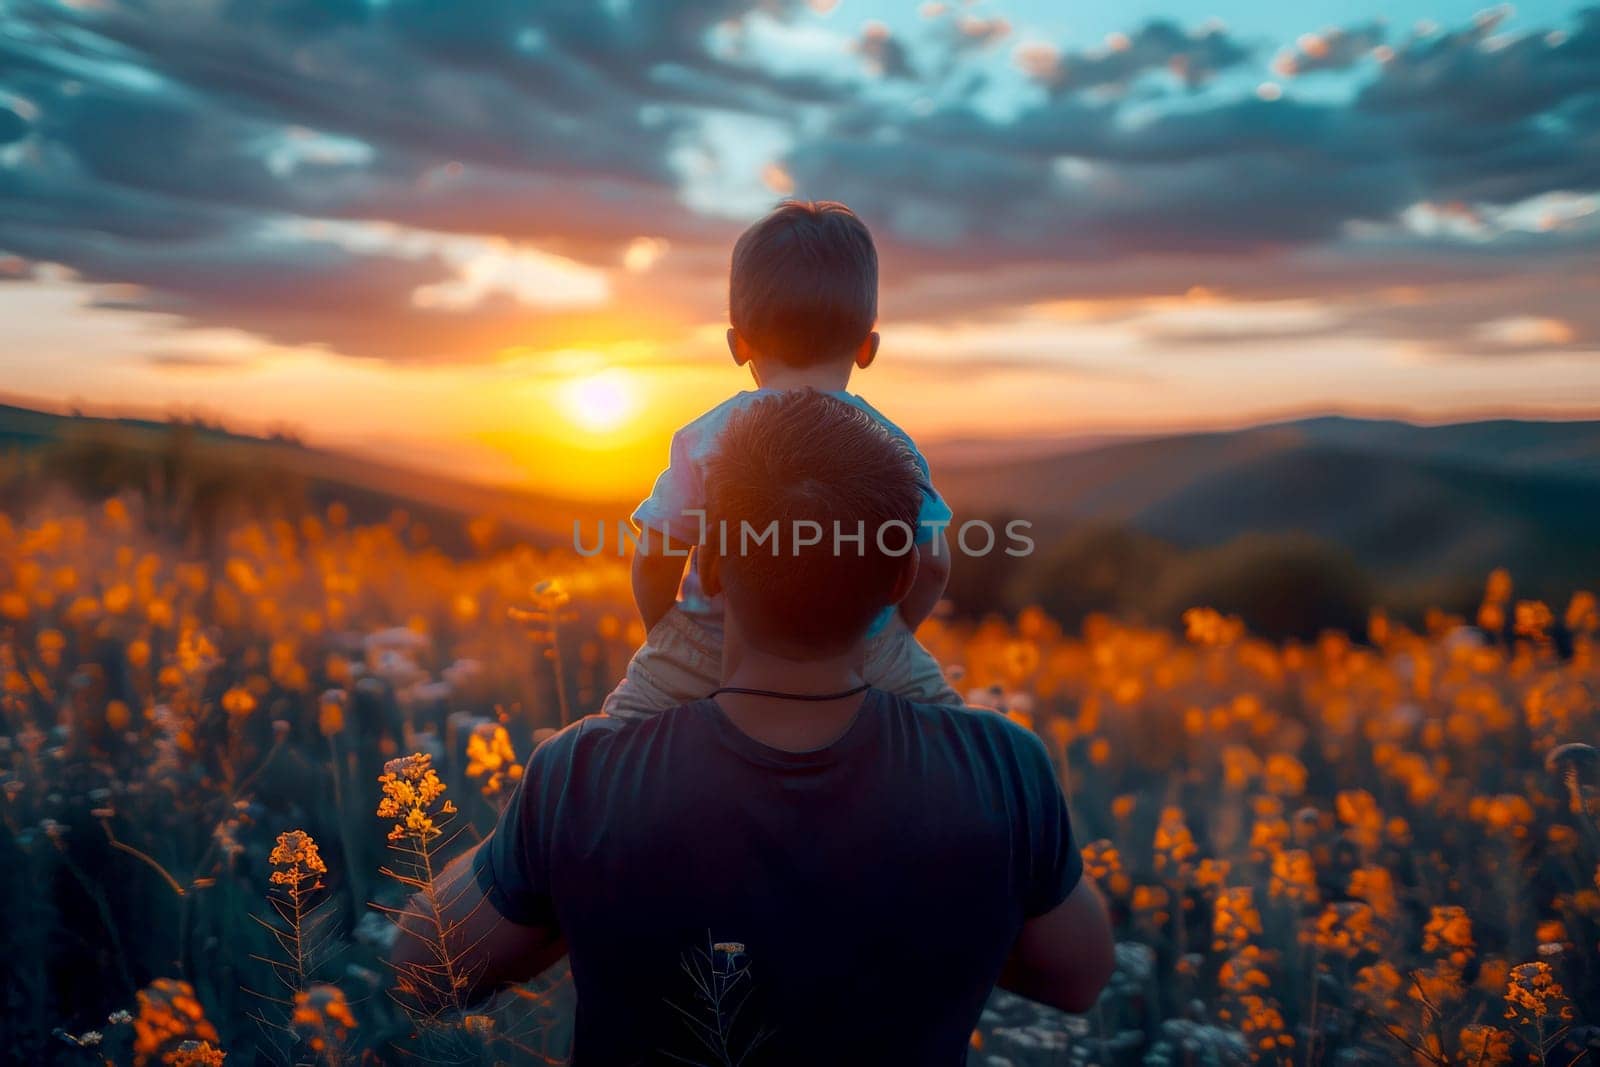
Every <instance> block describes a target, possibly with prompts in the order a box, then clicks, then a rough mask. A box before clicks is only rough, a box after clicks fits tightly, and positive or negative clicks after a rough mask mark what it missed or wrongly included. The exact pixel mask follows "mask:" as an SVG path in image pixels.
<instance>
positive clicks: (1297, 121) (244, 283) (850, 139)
mask: <svg viewBox="0 0 1600 1067" xmlns="http://www.w3.org/2000/svg"><path fill="white" fill-rule="evenodd" d="M799 7H800V5H799V4H798V2H790V0H685V2H681V3H679V2H675V3H670V4H669V3H644V2H634V3H597V2H594V0H550V2H542V3H540V4H537V5H530V4H527V3H524V2H515V0H472V2H458V3H453V4H445V3H439V2H436V0H391V2H390V3H387V4H381V5H379V4H370V3H367V2H365V0H331V2H325V0H316V2H313V0H267V2H263V0H219V2H216V3H204V4H202V3H198V2H193V0H119V2H117V3H115V4H106V5H96V6H90V5H80V6H69V5H59V4H55V3H45V2H42V0H16V2H13V3H12V4H10V5H8V6H6V7H5V9H4V12H3V13H0V256H10V257H14V258H15V261H17V262H22V263H24V264H26V263H29V262H33V261H39V262H58V263H61V264H64V265H66V266H67V267H70V268H71V269H72V270H73V271H75V272H76V273H77V275H78V276H79V277H81V278H83V279H85V280H87V281H90V282H94V283H100V284H105V285H108V286H132V287H133V288H122V289H117V290H113V291H112V295H110V296H108V297H107V298H106V299H105V300H104V301H103V303H104V304H105V305H106V306H116V307H122V308H137V309H144V310H150V311H158V312H163V313H169V314H174V315H178V316H181V317H182V318H183V319H184V320H186V321H189V322H192V323H196V324H201V325H207V326H230V327H234V328H237V329H242V330H246V331H250V332H253V333H257V334H260V335H261V336H263V337H266V338H270V339H272V340H274V341H277V342H281V343H286V344H309V345H321V346H325V347H326V348H328V349H329V350H332V351H336V352H340V353H345V354H350V355H360V356H377V357H382V358H391V359H412V360H419V359H471V358H483V357H484V356H485V355H486V354H488V353H493V352H496V351H500V350H502V349H505V348H507V347H513V346H515V347H524V348H529V349H537V348H539V347H549V348H556V347H561V346H562V345H568V344H580V343H590V344H592V343H595V342H597V341H603V340H606V339H617V340H627V339H630V338H636V337H652V338H667V339H669V341H670V340H671V339H674V338H678V339H681V338H682V337H684V336H687V331H688V330H689V329H690V327H691V325H692V324H693V323H695V322H699V321H704V320H705V319H707V318H711V317H715V316H717V315H719V314H721V312H722V310H723V302H724V300H725V293H724V284H725V280H724V278H723V273H724V271H725V270H726V262H727V249H728V247H729V245H730V244H731V241H732V239H733V237H734V235H735V234H736V233H737V231H738V229H739V228H740V227H739V222H738V221H737V220H733V219H729V218H727V217H723V216H718V215H711V214H703V213H700V212H697V211H696V210H694V209H692V208H691V207H690V206H688V200H687V199H686V197H685V190H684V188H683V187H682V183H683V178H682V176H681V170H680V168H681V166H682V161H683V158H684V153H685V152H686V151H692V150H693V148H694V147H695V145H696V144H697V143H698V142H699V139H700V138H701V137H702V136H703V123H704V122H705V120H706V118H707V116H710V115H716V116H722V117H726V116H733V117H734V118H736V119H739V120H741V121H749V122H759V123H762V124H764V128H765V129H768V130H776V131H780V132H782V133H783V134H784V135H786V136H787V137H788V138H789V140H790V142H791V143H790V147H789V148H787V149H786V150H785V151H784V152H783V153H782V157H783V158H782V159H781V160H778V161H776V162H780V163H781V164H782V168H783V170H784V171H786V172H787V174H788V175H790V176H792V178H793V180H794V182H795V184H796V189H797V192H798V194H799V195H804V196H815V197H829V198H836V199H843V200H846V201H847V202H849V203H851V204H852V205H854V206H855V207H856V208H857V209H858V210H859V211H860V212H861V213H862V214H863V215H864V217H866V218H867V220H868V221H869V222H870V223H871V224H872V225H873V226H874V228H875V232H876V233H877V235H878V238H879V242H880V245H881V248H882V250H883V255H884V265H885V274H884V276H885V294H884V305H883V306H884V309H885V313H886V314H893V315H896V316H907V317H909V316H916V317H921V318H927V319H939V318H957V317H963V316H967V317H971V316H977V317H982V316H1001V315H1005V314H1011V313H1013V312H1014V310H1015V308H1016V307H1017V305H1019V304H1024V303H1030V302H1040V301H1050V300H1064V299H1099V300H1105V301H1117V300H1138V299H1141V298H1147V297H1151V296H1158V295H1171V294H1181V293H1183V292H1185V291H1187V290H1189V289H1191V288H1193V287H1196V286H1204V287H1207V288H1210V289H1214V290H1216V291H1218V292H1223V293H1226V294H1227V295H1229V296H1230V297H1231V298H1233V299H1241V300H1244V299H1283V298H1288V297H1301V298H1306V297H1310V298H1316V299H1325V300H1328V301H1329V302H1331V303H1333V304H1335V305H1337V306H1339V307H1340V308H1341V315H1342V316H1343V317H1342V318H1341V319H1340V320H1339V327H1338V328H1341V329H1348V330H1353V331H1357V332H1372V333H1374V334H1375V335H1376V334H1382V335H1385V336H1394V337H1401V338H1405V339H1416V340H1418V342H1419V343H1423V342H1424V341H1426V342H1427V343H1430V344H1439V345H1455V346H1456V347H1457V349H1459V350H1460V351H1464V352H1483V353H1485V354H1488V353H1505V352H1510V351H1521V350H1528V349H1530V348H1540V347H1541V346H1542V347H1544V348H1549V347H1558V348H1574V349H1575V348H1579V347H1581V346H1583V345H1590V346H1591V347H1592V346H1593V345H1594V344H1595V343H1596V337H1597V331H1596V329H1595V324H1594V316H1593V314H1592V313H1586V312H1585V311H1584V310H1583V308H1582V307H1581V306H1579V305H1580V304H1581V303H1582V301H1580V300H1579V299H1577V297H1576V296H1574V295H1573V294H1578V293H1580V292H1581V293H1582V295H1583V297H1584V299H1588V298H1589V297H1591V296H1592V295H1593V294H1592V293H1591V292H1589V291H1588V290H1587V289H1585V288H1584V287H1583V285H1582V284H1580V283H1579V282H1578V281H1576V280H1574V274H1575V273H1578V272H1575V271H1574V270H1572V269H1571V268H1570V267H1568V268H1565V269H1560V270H1549V269H1546V268H1548V267H1549V265H1550V264H1567V263H1571V262H1573V261H1574V260H1573V259H1572V258H1571V257H1572V256H1573V255H1575V254H1576V253H1573V252H1572V251H1571V250H1572V249H1573V248H1583V247H1585V246H1586V243H1588V244H1592V243H1593V234H1592V228H1586V229H1580V231H1579V232H1578V233H1576V234H1565V235H1564V234H1561V233H1553V232H1552V233H1537V232H1536V233H1524V232H1522V231H1521V230H1520V229H1518V228H1517V226H1513V225H1511V224H1509V223H1507V222H1506V221H1505V220H1504V218H1503V217H1502V214H1503V213H1502V211H1501V209H1503V208H1506V207H1508V206H1510V205H1514V204H1517V203H1519V202H1522V201H1525V200H1528V199H1529V198H1532V197H1537V196H1540V195H1545V194H1552V195H1553V194H1562V195H1576V194H1589V195H1593V194H1594V193H1595V191H1596V190H1600V8H1591V9H1588V10H1585V11H1582V12H1579V13H1578V14H1577V15H1576V17H1575V18H1574V19H1573V20H1572V22H1571V24H1570V25H1569V26H1566V27H1561V28H1557V27H1548V28H1541V29H1540V30H1538V31H1536V32H1528V33H1521V34H1516V35H1507V34H1506V33H1505V32H1504V28H1503V26H1502V25H1501V24H1500V23H1499V22H1498V17H1497V16H1494V15H1490V16H1486V17H1483V18H1480V19H1479V20H1477V21H1475V22H1474V23H1472V24H1470V25H1468V26H1466V27H1462V28H1458V29H1454V30H1451V31H1449V32H1444V33H1439V34H1433V35H1413V36H1411V37H1410V38H1408V39H1406V40H1403V41H1397V42H1395V43H1393V44H1391V45H1386V44H1384V33H1383V27H1382V25H1381V24H1380V23H1369V24H1364V25H1355V26H1352V27H1348V28H1344V29H1336V30H1328V31H1324V32H1322V33H1320V34H1315V35H1308V36H1307V37H1305V38H1302V39H1301V40H1300V41H1299V42H1297V45H1296V50H1295V52H1294V53H1293V54H1292V56H1291V57H1289V62H1288V63H1287V65H1283V69H1281V70H1280V73H1283V74H1289V73H1292V74H1294V75H1296V76H1298V75H1303V74H1309V73H1312V72H1330V73H1329V75H1328V76H1329V77H1330V78H1331V77H1332V76H1333V75H1332V73H1331V72H1343V73H1342V74H1339V75H1338V76H1339V77H1344V78H1348V79H1351V81H1352V86H1351V89H1352V91H1351V92H1350V93H1349V94H1348V96H1347V97H1345V98H1339V97H1337V96H1335V95H1329V94H1323V95H1320V96H1318V97H1317V98H1316V99H1309V98H1307V99H1302V98H1299V97H1297V96H1296V95H1295V94H1294V92H1293V91H1292V90H1293V83H1291V92H1290V94H1289V95H1288V96H1286V97H1284V98H1283V99H1272V100H1268V99H1258V98H1256V97H1255V96H1253V95H1250V94H1249V93H1248V91H1247V90H1245V89H1237V90H1235V89H1224V88H1222V87H1220V84H1219V83H1218V79H1217V76H1218V75H1219V74H1238V75H1240V77H1239V78H1238V79H1236V80H1237V81H1238V82H1239V83H1241V84H1242V85H1248V84H1249V83H1250V82H1252V81H1254V80H1257V78H1256V77H1255V76H1256V75H1259V76H1260V77H1261V78H1266V77H1270V76H1271V74H1270V71H1269V67H1268V63H1269V62H1270V57H1269V56H1264V55H1260V54H1258V51H1257V49H1256V48H1254V47H1253V46H1252V45H1250V44H1248V43H1246V42H1245V41H1243V40H1241V39H1240V38H1238V37H1236V36H1235V35H1233V34H1232V33H1230V32H1229V31H1227V30H1224V29H1221V28H1219V27H1200V28H1187V27H1184V26H1181V25H1179V24H1177V23H1175V22H1172V21H1168V20H1159V19H1158V20H1154V21H1151V22H1149V23H1147V24H1145V25H1144V26H1142V27H1140V28H1138V29H1136V30H1134V31H1133V32H1131V33H1129V34H1127V35H1116V36H1114V37H1113V38H1111V39H1110V40H1108V41H1107V43H1106V44H1105V46H1104V47H1102V48H1097V49H1093V50H1080V51H1063V50H1061V49H1059V48H1058V47H1056V46H1055V45H1050V44H1044V43H1031V44H1024V45H1021V46H1019V47H1018V48H1017V49H1016V50H1015V52H1014V53H1013V55H1014V58H1015V61H1016V64H1017V65H1018V66H1020V67H1021V68H1022V71H1023V75H1024V80H1025V81H1026V82H1027V83H1028V84H1026V85H1025V86H1023V87H1022V88H1021V89H1020V90H1018V91H1016V92H1012V93H1011V100H1012V103H1013V105H1014V106H1012V107H1010V108H1009V109H1008V108H999V109H996V108H995V107H993V106H990V105H992V100H991V101H987V102H984V103H980V99H981V98H982V97H984V96H985V95H986V94H988V93H989V91H990V90H997V91H999V92H1000V93H1001V95H1002V96H1003V95H1004V94H1005V93H1006V92H1007V91H1008V90H1006V88H1005V85H1004V84H1003V76H1004V75H1005V74H1006V73H1007V72H1006V71H1003V70H1000V69H999V68H1000V67H1001V66H1003V64H1001V63H998V62H990V61H989V59H986V58H985V56H991V57H992V54H993V52H994V51H995V49H996V48H997V46H999V45H1001V44H1005V43H1007V42H1010V41H1011V39H1012V28H1011V26H1010V25H1009V24H1007V23H1006V22H1005V20H1004V19H1001V18H988V17H979V16H976V15H973V14H971V13H968V12H963V11H961V10H959V9H952V10H949V11H946V12H945V13H943V14H941V15H939V16H938V17H937V18H935V19H934V20H932V21H931V22H930V23H929V24H928V26H927V28H926V29H925V30H919V31H918V32H915V33H910V34H907V35H905V36H903V37H902V36H896V35H893V34H890V33H889V31H887V30H886V29H882V28H881V27H868V28H867V29H866V30H865V31H863V33H862V34H861V35H860V36H859V37H857V38H856V39H855V40H854V42H853V43H852V44H849V45H848V46H845V45H842V46H841V54H840V56H839V57H838V59H839V63H838V64H833V63H828V62H819V63H818V64H817V68H818V69H816V70H801V71H797V70H795V69H793V67H794V65H793V64H785V65H784V68H785V69H784V70H783V71H781V72H779V71H775V70H773V69H770V68H769V65H768V64H766V63H765V62H764V60H765V59H766V58H769V57H765V56H763V55H762V54H761V53H760V51H759V49H758V48H756V47H755V45H754V44H753V43H752V41H751V40H750V35H749V34H748V33H747V28H748V27H747V25H746V18H747V16H749V15H750V14H751V13H752V12H757V11H759V12H760V13H761V14H762V15H763V16H767V17H771V18H775V19H777V20H778V21H779V22H780V23H782V22H783V21H784V20H786V19H788V18H789V17H790V16H791V14H792V13H793V12H794V11H795V10H797V9H798V8H799ZM719 40H720V41H721V42H722V43H721V45H719V44H718V43H717V42H718V41H719ZM1380 48H1381V49H1382V51H1381V52H1380V53H1379V54H1378V55H1374V53H1375V51H1376V50H1379V49H1380ZM852 49H853V50H854V51H855V52H857V53H858V57H865V58H866V59H867V60H868V61H869V62H870V63H871V64H872V66H873V67H874V68H876V70H877V72H878V73H879V74H881V75H882V77H881V78H876V79H874V78H862V77H861V75H860V71H859V64H858V62H854V61H852V58H851V56H850V55H849V54H848V53H849V51H850V50H852ZM1369 56H1370V57H1373V58H1374V59H1375V60H1376V62H1373V63H1371V64H1368V63H1365V62H1363V60H1364V59H1366V58H1367V57H1369ZM985 64H988V65H987V66H986V65H985ZM1280 64H1281V65H1282V64H1283V61H1282V60H1280ZM1291 68H1292V69H1291ZM1010 76H1011V77H1012V79H1013V80H1016V74H1015V72H1010ZM1233 81H1234V79H1227V82H1228V84H1230V85H1231V84H1233ZM1208 86H1209V87H1208ZM908 89H909V90H911V91H912V92H914V93H920V94H921V95H920V97H919V98H918V99H917V101H916V102H915V103H910V102H908V98H909V94H908V93H907V92H906V90H908ZM935 102H936V103H935ZM729 177H730V176H728V175H721V176H720V178H721V179H724V180H725V179H728V178H729ZM735 177H736V176H735ZM1419 204H1420V205H1430V206H1429V207H1428V208H1427V210H1428V211H1431V212H1432V213H1433V214H1434V215H1437V216H1439V217H1440V218H1450V219H1455V220H1459V221H1460V222H1461V224H1462V225H1466V226H1468V227H1470V228H1473V230H1474V235H1475V236H1474V239H1473V240H1471V241H1462V240H1457V239H1454V238H1451V237H1450V236H1449V235H1446V234H1435V233H1427V232H1423V231H1421V230H1418V229H1416V227H1415V225H1414V221H1415V220H1414V218H1413V216H1414V215H1415V213H1416V211H1417V205H1419ZM307 220H344V221H346V222H353V223H356V224H360V225H364V226H367V227H368V229H367V230H365V231H360V233H362V234H364V235H365V236H364V237H362V239H360V240H354V239H351V238H350V237H349V235H348V234H345V235H343V236H340V235H338V234H330V233H329V232H326V231H325V230H322V231H319V230H318V229H317V228H316V227H315V226H311V225H307V224H306V223H307ZM419 231H427V234H423V235H422V236H420V237H419V236H418V233H419ZM428 234H432V235H433V236H431V237H430V236H428ZM445 234H496V235H501V236H504V237H506V238H509V239H513V240H519V241H526V242H529V243H531V244H533V245H536V246H537V247H538V248H540V249H543V250H545V251H548V252H552V253H556V254H559V255H563V256H567V257H570V258H571V259H573V260H575V261H578V262H579V263H581V264H586V265H589V266H592V267H595V268H598V269H603V270H605V271H607V272H609V285H610V295H609V298H608V299H607V300H606V301H604V302H603V303H600V304H587V305H563V304H562V303H561V302H559V301H545V300H527V301H519V300H517V299H514V298H513V297H512V296H510V295H508V294H507V293H506V292H504V291H503V287H502V288H501V289H495V288H492V287H491V288H490V289H488V290H486V291H485V292H484V293H482V294H480V295H481V299H479V300H477V301H476V302H472V301H468V302H466V303H465V304H463V305H461V306H457V305H453V304H452V305H445V306H440V305H437V304H435V305H433V306H428V305H427V304H426V302H419V301H418V299H417V297H416V295H415V294H416V293H417V292H418V291H419V290H423V289H426V288H427V287H432V286H439V285H441V284H448V283H451V282H452V280H453V279H457V277H458V272H459V269H460V265H459V263H458V262H456V261H455V260H453V259H452V258H451V256H450V255H449V254H447V253H446V251H445V250H444V246H443V245H442V244H441V243H440V241H439V240H438V239H437V238H438V235H445ZM641 236H650V237H654V238H659V239H663V240H664V241H665V245H664V246H663V247H664V248H665V249H666V252H665V257H664V258H662V259H661V260H660V261H659V262H658V263H657V264H656V266H655V268H654V270H653V271H652V272H651V273H649V274H647V275H642V276H634V275H631V274H628V273H627V272H625V271H622V270H620V269H618V268H619V266H620V264H621V262H622V257H623V251H624V249H625V248H626V247H627V245H628V243H629V242H630V241H631V240H633V239H635V238H637V237H641ZM419 242H420V244H419ZM1539 271H1544V273H1543V274H1541V275H1540V276H1541V278H1542V282H1541V285H1540V286H1536V287H1533V288H1528V289H1524V288H1522V287H1520V285H1519V284H1512V283H1513V282H1514V281H1515V280H1516V279H1519V278H1524V277H1527V276H1529V275H1530V274H1531V273H1533V272H1539ZM4 274H5V272H4V271H0V275H4ZM1394 287H1409V288H1410V289H1413V290H1418V291H1421V292H1423V293H1425V294H1433V293H1435V292H1437V296H1436V297H1435V296H1433V295H1426V296H1424V298H1422V299H1420V300H1418V301H1414V302H1410V303H1393V302H1391V301H1388V300H1387V298H1386V297H1383V296H1382V295H1381V290H1383V289H1385V288H1394ZM1496 291H1499V292H1503V293H1519V294H1521V297H1520V299H1521V300H1522V305H1523V310H1522V311H1517V310H1516V308H1514V307H1512V306H1511V305H1510V303H1509V301H1508V299H1500V298H1498V297H1493V298H1491V297H1486V296H1484V295H1483V294H1492V293H1494V292H1496ZM524 296H526V294H524ZM1341 301H1343V302H1344V303H1341ZM1508 323H1509V325H1508ZM1557 324H1559V325H1557ZM1164 340H1166V341H1169V342H1171V343H1174V344H1177V343H1185V342H1193V343H1214V342H1215V341H1217V340H1218V339H1217V338H1212V339H1211V342H1207V341H1206V340H1205V339H1204V338H1200V337H1189V338H1185V337H1181V336H1177V335H1172V336H1168V337H1166V338H1164Z"/></svg>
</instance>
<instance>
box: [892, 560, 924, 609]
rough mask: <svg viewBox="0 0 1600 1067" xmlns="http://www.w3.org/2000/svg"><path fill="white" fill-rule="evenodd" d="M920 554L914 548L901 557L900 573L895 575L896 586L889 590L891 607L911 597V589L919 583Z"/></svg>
mask: <svg viewBox="0 0 1600 1067" xmlns="http://www.w3.org/2000/svg"><path fill="white" fill-rule="evenodd" d="M920 554H921V553H919V552H918V551H917V550H916V549H915V548H913V549H912V550H911V551H910V552H907V553H906V554H905V555H903V556H901V557H900V573H899V574H897V575H895V578H894V586H893V588H891V589H890V590H889V604H890V605H891V606H893V605H895V604H898V603H900V601H902V600H904V599H905V598H906V597H908V596H910V595H911V587H912V586H913V585H915V584H916V583H917V557H918V556H919V555H920Z"/></svg>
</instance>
